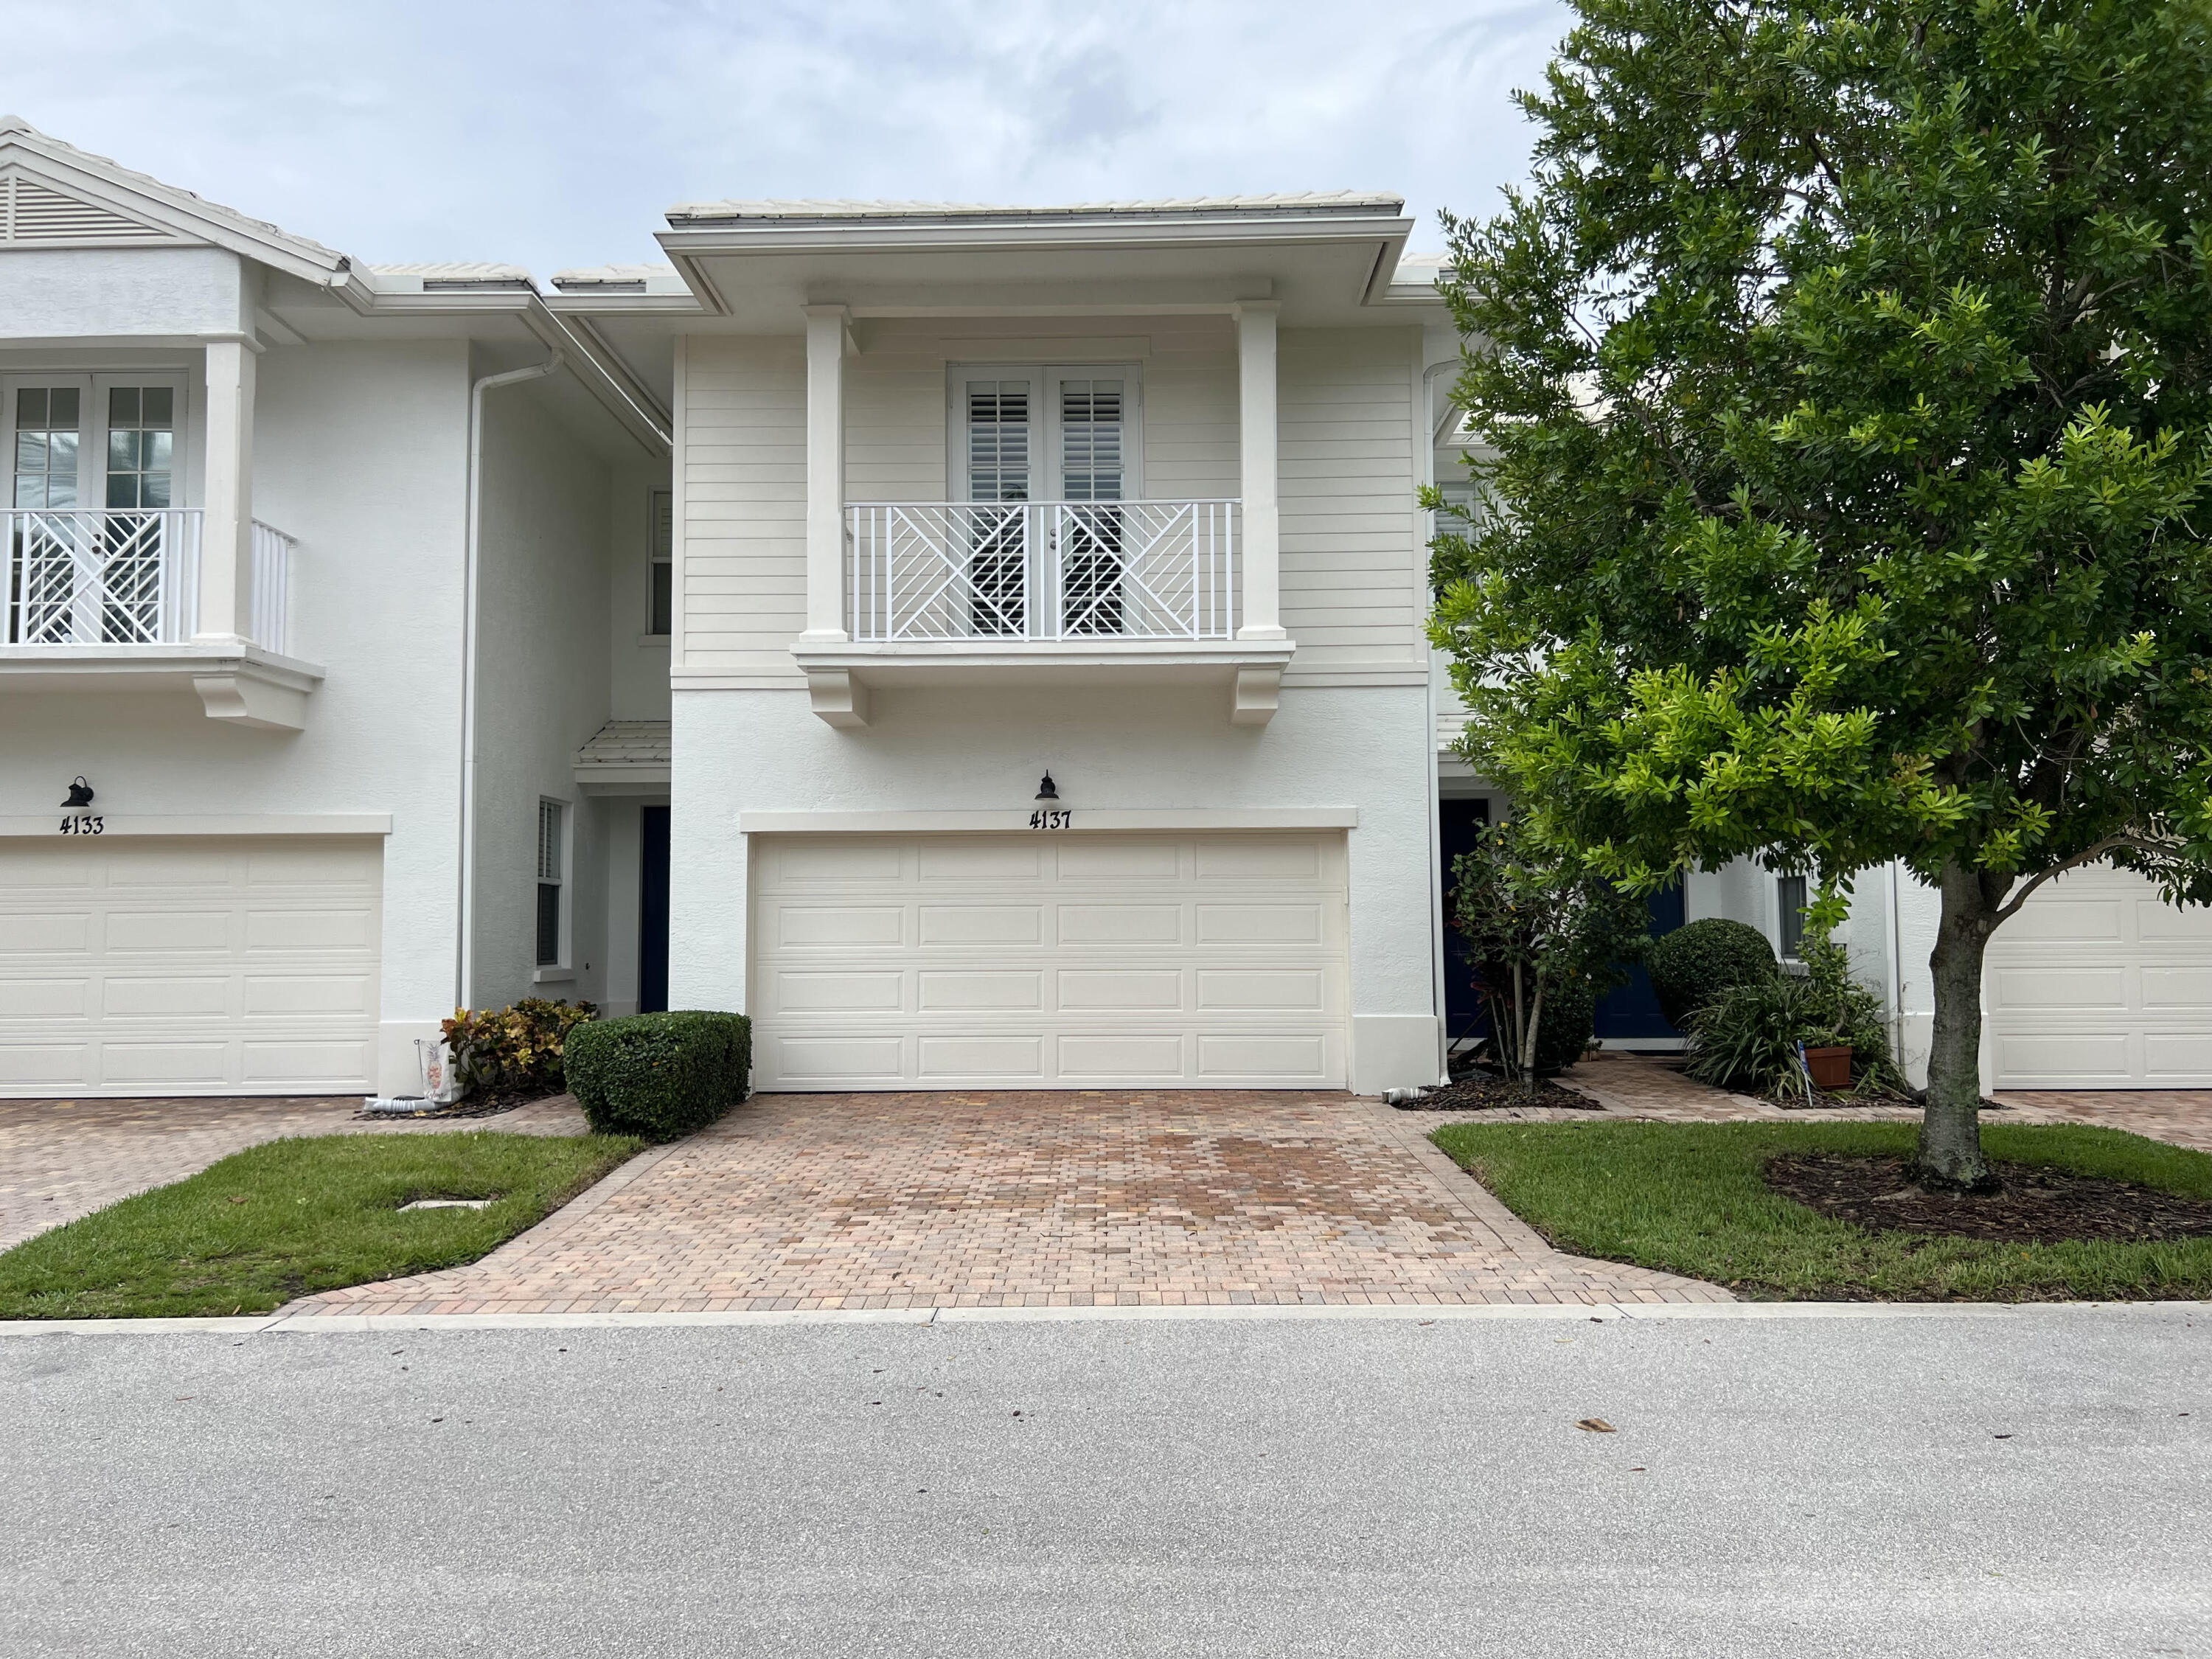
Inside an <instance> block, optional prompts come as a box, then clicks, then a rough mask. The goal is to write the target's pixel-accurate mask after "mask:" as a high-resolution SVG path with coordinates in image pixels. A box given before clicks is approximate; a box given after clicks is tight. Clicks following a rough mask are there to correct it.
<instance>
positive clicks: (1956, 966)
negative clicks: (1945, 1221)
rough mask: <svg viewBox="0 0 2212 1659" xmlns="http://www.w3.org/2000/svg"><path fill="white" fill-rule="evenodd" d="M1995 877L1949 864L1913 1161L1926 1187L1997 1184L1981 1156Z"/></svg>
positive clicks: (1932, 965) (1932, 960)
mask: <svg viewBox="0 0 2212 1659" xmlns="http://www.w3.org/2000/svg"><path fill="white" fill-rule="evenodd" d="M1995 879H1996V880H2004V878H1995ZM1991 881H1992V878H1989V877H1985V876H1984V875H1981V874H1979V873H1978V872H1975V871H1972V870H1968V869H1966V868H1964V867H1962V866H1959V865H1956V864H1951V865H1946V866H1944V869H1943V884H1942V891H1943V914H1942V921H1940V922H1939V923H1938V924H1937V926H1936V949H1935V950H1934V951H1933V952H1931V953H1930V954H1929V958H1928V966H1929V969H1930V970H1931V971H1932V973H1933V975H1934V976H1935V981H1936V1028H1935V1033H1934V1036H1933V1039H1932V1041H1931V1042H1929V1050H1928V1100H1927V1104H1926V1105H1925V1106H1924V1107H1923V1109H1922V1112H1921V1118H1920V1151H1919V1155H1918V1157H1917V1158H1915V1160H1914V1164H1913V1175H1914V1177H1915V1178H1916V1179H1917V1181H1918V1182H1919V1183H1920V1184H1921V1185H1922V1186H1923V1187H1931V1188H1942V1189H1946V1190H1949V1191H1954V1192H1955V1191H1961V1190H1971V1191H1976V1192H1990V1191H1994V1190H1995V1189H1996V1186H1997V1184H1998V1183H1997V1181H1996V1177H1995V1176H1992V1175H1991V1174H1990V1166H1989V1164H1988V1161H1987V1160H1986V1159H1984V1158H1983V1156H1982V1117H1981V1113H1982V956H1983V953H1984V951H1987V950H1988V948H1989V943H1990V931H1991V929H1992V928H1993V927H1994V926H1995V923H1994V921H1992V919H1991V918H1992V917H1993V915H1994V914H1995V912H1996V908H1997V907H1998V905H1999V904H2001V903H2002V902H2003V896H2002V893H2000V894H1998V895H1997V896H1996V897H1995V898H1992V897H1991V896H1990V883H1991ZM2005 885H2007V886H2009V885H2010V883H2009V881H2005Z"/></svg>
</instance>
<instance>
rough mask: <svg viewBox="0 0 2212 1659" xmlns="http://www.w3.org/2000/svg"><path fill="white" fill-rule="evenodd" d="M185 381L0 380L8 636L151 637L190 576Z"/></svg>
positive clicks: (48, 640)
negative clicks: (182, 500) (184, 492)
mask: <svg viewBox="0 0 2212 1659" xmlns="http://www.w3.org/2000/svg"><path fill="white" fill-rule="evenodd" d="M184 402H185V394H184V382H183V378H182V377H181V376H170V375H145V374H135V375H109V374H102V375H39V376H30V375H24V376H17V377H12V378H10V379H9V380H6V381H5V382H0V432H4V435H5V447H4V449H0V466H4V467H5V469H6V472H5V485H6V495H5V499H6V501H7V505H8V507H9V513H8V526H9V537H8V546H7V555H8V592H7V601H8V606H7V624H6V629H5V635H4V636H5V638H6V639H7V640H8V641H9V642H11V643H15V644H149V643H154V642H156V641H161V639H162V638H163V636H164V634H163V623H164V621H165V618H164V616H163V610H164V605H163V601H164V599H165V598H167V599H170V600H171V601H172V602H173V601H174V599H176V597H177V590H178V586H179V577H180V576H181V575H182V574H183V573H182V571H181V568H180V563H179V556H180V554H181V551H182V544H181V540H180V538H179V526H178V520H177V515H176V513H175V512H174V510H173V509H174V508H175V507H176V506H177V505H178V491H177V487H176V486H177V477H176V471H177V460H178V453H177V452H178V435H179V431H180V430H181V427H182V417H183V415H184Z"/></svg>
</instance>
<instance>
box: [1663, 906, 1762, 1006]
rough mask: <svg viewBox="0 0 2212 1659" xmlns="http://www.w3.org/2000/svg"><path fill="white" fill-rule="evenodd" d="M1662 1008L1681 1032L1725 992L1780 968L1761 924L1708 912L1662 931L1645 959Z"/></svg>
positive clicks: (1757, 979) (1760, 978)
mask: <svg viewBox="0 0 2212 1659" xmlns="http://www.w3.org/2000/svg"><path fill="white" fill-rule="evenodd" d="M1644 970H1645V971H1646V972H1647V973H1649V974H1650V975H1651V988H1652V989H1653V990H1654V991H1656V992H1657V993H1658V995H1659V1012H1661V1013H1662V1014H1664V1015H1666V1016H1667V1023H1668V1024H1669V1025H1672V1026H1673V1027H1674V1029H1675V1030H1678V1031H1679V1030H1685V1029H1686V1028H1687V1026H1688V1025H1689V1023H1690V1016H1691V1015H1692V1014H1694V1013H1696V1012H1698V1010H1699V1009H1700V1008H1702V1007H1704V1006H1705V1005H1706V1004H1707V1003H1709V1002H1711V1000H1713V999H1714V998H1715V997H1717V996H1718V995H1719V994H1721V993H1722V992H1723V991H1726V990H1731V989H1733V988H1734V987H1736V986H1739V985H1748V984H1752V983H1753V982H1754V981H1759V980H1763V979H1771V978H1772V977H1773V976H1774V975H1776V974H1778V973H1779V972H1781V967H1780V965H1779V964H1778V963H1777V962H1776V961H1775V960H1774V947H1773V946H1772V945H1769V944H1768V943H1767V942H1766V935H1765V934H1764V933H1760V932H1759V929H1758V928H1756V927H1746V926H1745V925H1744V924H1743V923H1742V922H1740V921H1728V920H1726V919H1725V918H1723V917H1721V916H1707V917H1705V919H1704V920H1703V921H1692V922H1690V923H1688V924H1686V926H1684V927H1677V928H1676V929H1675V930H1674V932H1673V933H1662V935H1661V936H1660V937H1659V938H1657V939H1654V940H1652V942H1651V953H1650V956H1648V957H1645V958H1644Z"/></svg>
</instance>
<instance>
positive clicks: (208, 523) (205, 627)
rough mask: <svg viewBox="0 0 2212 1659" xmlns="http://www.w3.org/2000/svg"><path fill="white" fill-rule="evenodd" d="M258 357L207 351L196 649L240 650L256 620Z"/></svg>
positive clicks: (233, 347)
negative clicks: (226, 647) (255, 385)
mask: <svg viewBox="0 0 2212 1659" xmlns="http://www.w3.org/2000/svg"><path fill="white" fill-rule="evenodd" d="M253 356H254V354H253V352H252V349H250V348H249V347H247V346H246V344H244V343H242V342H240V341H238V340H210V342H209V343H208V348H207V487H206V488H205V489H204V490H203V491H202V492H201V500H202V501H203V503H204V507H205V517H204V524H203V526H202V532H201V537H200V592H199V602H200V614H199V623H198V626H197V629H195V630H194V632H193V635H192V638H193V640H194V641H195V642H197V643H204V644H218V645H235V644H237V643H239V642H240V641H242V640H244V639H245V638H246V634H247V632H248V629H249V628H250V626H251V623H252V616H253Z"/></svg>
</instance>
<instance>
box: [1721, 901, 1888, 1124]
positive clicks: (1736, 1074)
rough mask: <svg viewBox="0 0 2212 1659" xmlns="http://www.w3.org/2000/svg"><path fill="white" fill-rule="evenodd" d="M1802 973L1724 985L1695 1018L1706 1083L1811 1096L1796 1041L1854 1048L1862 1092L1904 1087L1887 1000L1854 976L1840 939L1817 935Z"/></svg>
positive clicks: (1809, 942) (1855, 1077)
mask: <svg viewBox="0 0 2212 1659" xmlns="http://www.w3.org/2000/svg"><path fill="white" fill-rule="evenodd" d="M1803 949H1804V952H1805V963H1806V969H1807V972H1806V974H1805V975H1804V977H1802V978H1798V977H1796V976H1795V975H1784V974H1774V975H1769V976H1768V977H1767V978H1765V979H1754V980H1751V981H1747V982H1745V983H1743V984H1741V985H1734V986H1730V987H1728V988H1727V989H1726V990H1723V991H1722V992H1721V993H1720V994H1718V995H1717V996H1716V997H1714V998H1713V999H1712V1000H1711V1001H1710V1002H1708V1003H1707V1004H1706V1005H1705V1006H1704V1007H1703V1008H1701V1009H1699V1011H1698V1012H1696V1013H1694V1014H1692V1015H1691V1016H1690V1025H1689V1039H1690V1041H1689V1066H1688V1070H1689V1073H1690V1075H1691V1076H1692V1077H1693V1078H1695V1079H1698V1081H1699V1082H1700V1083H1710V1084H1712V1085H1716V1086H1717V1087H1719V1088H1723V1089H1741V1090H1745V1091H1748V1092H1750V1093H1753V1094H1761V1095H1794V1096H1796V1097H1798V1098H1800V1099H1804V1100H1809V1099H1810V1098H1811V1097H1812V1080H1811V1079H1809V1078H1808V1077H1807V1076H1806V1075H1805V1073H1804V1071H1803V1069H1802V1067H1801V1066H1799V1065H1798V1061H1797V1045H1798V1044H1799V1043H1801V1042H1802V1043H1803V1044H1804V1045H1805V1047H1807V1048H1827V1047H1838V1046H1841V1047H1848V1048H1850V1051H1851V1090H1852V1092H1853V1093H1855V1094H1887V1093H1901V1092H1903V1091H1904V1088H1905V1079H1904V1077H1903V1075H1902V1074H1901V1073H1899V1071H1898V1069H1897V1063H1896V1061H1895V1060H1894V1059H1893V1057H1892V1056H1891V1054H1890V1051H1889V1030H1888V1025H1887V1021H1886V1019H1885V1018H1884V1017H1883V1012H1882V1005H1881V998H1879V997H1877V996H1876V995H1875V994H1874V993H1873V992H1871V991H1869V990H1868V989H1867V988H1866V987H1864V986H1863V985H1861V984H1860V983H1859V982H1858V981H1856V980H1854V979H1853V978H1852V977H1851V976H1850V959H1849V957H1848V954H1847V953H1846V952H1845V951H1844V947H1843V946H1842V945H1838V944H1835V943H1834V942H1833V941H1832V940H1829V939H1824V938H1820V937H1818V936H1815V935H1813V934H1809V933H1808V935H1807V936H1806V939H1805V944H1804V946H1803Z"/></svg>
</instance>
